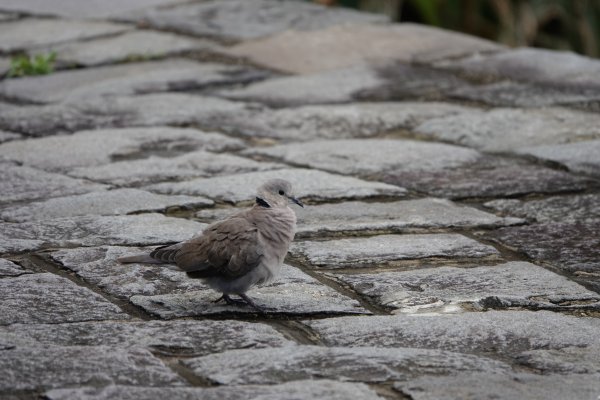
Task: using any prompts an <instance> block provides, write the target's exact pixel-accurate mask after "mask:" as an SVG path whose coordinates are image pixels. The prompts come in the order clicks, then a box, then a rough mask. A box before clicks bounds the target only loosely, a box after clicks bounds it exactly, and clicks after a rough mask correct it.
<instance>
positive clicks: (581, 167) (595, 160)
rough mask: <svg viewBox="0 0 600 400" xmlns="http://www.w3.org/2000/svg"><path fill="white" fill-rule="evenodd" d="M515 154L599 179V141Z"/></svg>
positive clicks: (531, 149) (520, 151)
mask: <svg viewBox="0 0 600 400" xmlns="http://www.w3.org/2000/svg"><path fill="white" fill-rule="evenodd" d="M517 152H518V153H521V154H528V155H532V156H534V157H537V158H539V159H542V160H545V161H554V162H558V163H561V164H563V165H565V166H566V167H567V168H569V170H571V171H574V172H581V173H585V174H590V175H594V176H597V177H600V157H599V156H598V155H599V154H600V140H586V141H581V142H575V143H568V144H559V145H547V146H536V147H527V148H525V149H521V150H518V151H517Z"/></svg>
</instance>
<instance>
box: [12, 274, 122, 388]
mask: <svg viewBox="0 0 600 400" xmlns="http://www.w3.org/2000/svg"><path fill="white" fill-rule="evenodd" d="M0 289H1V290H0V300H1V301H0V311H1V312H0V325H10V324H15V323H24V324H39V323H61V322H79V321H95V320H104V319H128V318H130V317H129V315H127V314H125V313H124V312H122V311H121V309H119V307H117V306H116V305H114V304H112V303H109V302H108V301H106V300H105V299H104V298H102V297H101V296H100V295H98V294H96V293H94V292H92V291H91V290H90V289H87V288H84V287H81V286H78V285H76V284H75V283H73V282H71V281H70V280H68V279H66V278H62V277H59V276H56V275H53V274H49V273H40V274H27V275H21V276H18V277H15V278H4V279H0ZM40 299H43V301H40ZM0 358H3V357H0ZM3 370H4V369H3ZM0 386H3V385H0Z"/></svg>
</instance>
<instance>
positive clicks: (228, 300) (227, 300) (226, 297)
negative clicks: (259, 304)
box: [213, 293, 247, 306]
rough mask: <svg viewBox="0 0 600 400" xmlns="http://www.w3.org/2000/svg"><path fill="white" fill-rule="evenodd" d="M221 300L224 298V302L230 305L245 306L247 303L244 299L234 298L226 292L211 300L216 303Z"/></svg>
mask: <svg viewBox="0 0 600 400" xmlns="http://www.w3.org/2000/svg"><path fill="white" fill-rule="evenodd" d="M221 300H225V303H227V304H229V305H230V306H245V305H246V304H247V303H246V302H245V301H242V300H234V299H232V298H231V297H230V296H229V295H228V294H225V293H223V296H221V297H219V298H218V299H216V300H215V301H213V303H218V302H220V301H221Z"/></svg>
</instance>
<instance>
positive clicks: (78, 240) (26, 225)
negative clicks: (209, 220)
mask: <svg viewBox="0 0 600 400" xmlns="http://www.w3.org/2000/svg"><path fill="white" fill-rule="evenodd" d="M0 226H1V227H2V229H0V252H18V251H23V250H30V249H32V248H37V247H40V246H43V247H72V246H101V245H108V244H114V245H122V244H125V245H146V246H148V245H154V244H164V243H169V242H179V241H182V240H187V239H189V238H191V237H192V236H193V235H195V234H196V233H198V232H200V231H201V230H202V229H203V228H204V226H205V225H204V224H199V223H197V222H193V221H189V220H185V219H181V218H170V217H165V216H163V215H161V214H141V215H119V216H82V217H70V218H55V219H46V220H41V221H33V222H22V223H18V224H3V225H0Z"/></svg>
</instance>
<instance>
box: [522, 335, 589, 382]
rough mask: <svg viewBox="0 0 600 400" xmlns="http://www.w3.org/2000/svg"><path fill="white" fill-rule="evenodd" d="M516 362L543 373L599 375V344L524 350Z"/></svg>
mask: <svg viewBox="0 0 600 400" xmlns="http://www.w3.org/2000/svg"><path fill="white" fill-rule="evenodd" d="M518 363H519V364H520V365H524V366H526V367H528V368H534V369H537V370H540V371H544V373H559V374H596V376H598V377H600V345H597V344H596V345H595V346H590V347H586V348H581V347H568V348H564V349H552V350H545V349H536V350H530V351H525V352H523V353H521V354H520V355H519V357H518ZM598 388H599V389H600V383H599V384H598Z"/></svg>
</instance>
